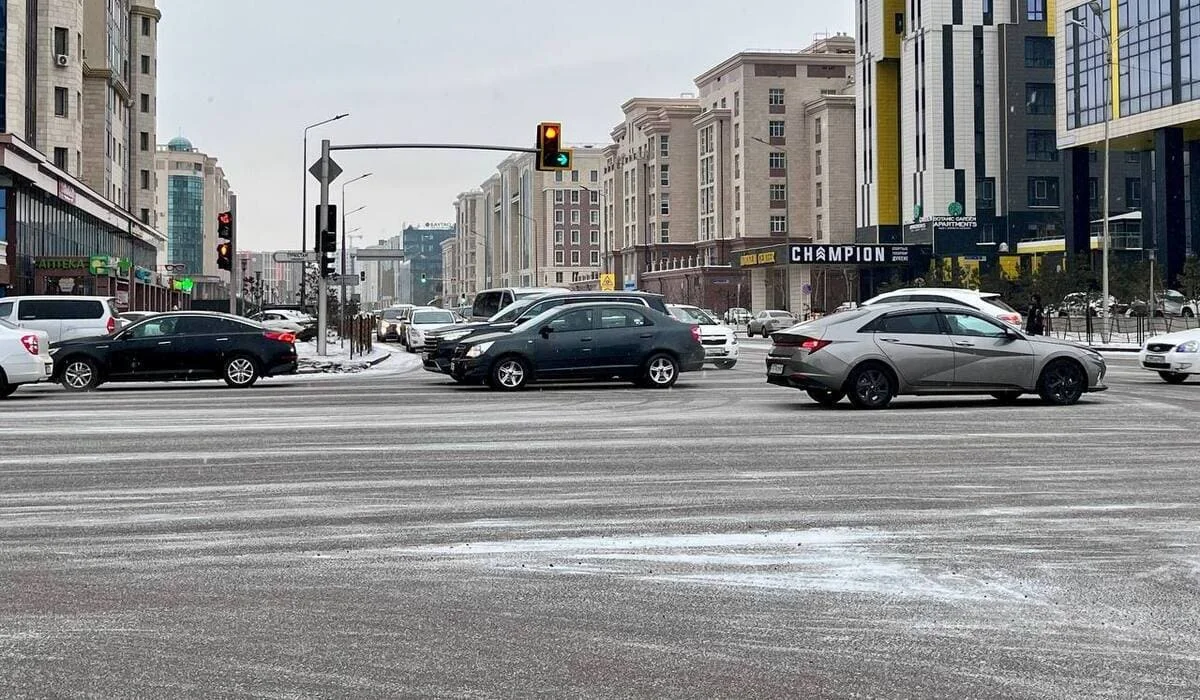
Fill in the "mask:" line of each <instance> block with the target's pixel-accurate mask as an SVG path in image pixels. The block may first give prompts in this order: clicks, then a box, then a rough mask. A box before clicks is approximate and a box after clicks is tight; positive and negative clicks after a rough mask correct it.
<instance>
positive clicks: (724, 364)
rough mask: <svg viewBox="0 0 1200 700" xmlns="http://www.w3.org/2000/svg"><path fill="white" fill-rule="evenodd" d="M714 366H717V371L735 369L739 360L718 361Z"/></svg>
mask: <svg viewBox="0 0 1200 700" xmlns="http://www.w3.org/2000/svg"><path fill="white" fill-rule="evenodd" d="M713 364H715V365H716V366H717V369H733V366H734V365H736V364H737V360H717V361H716V362H714V363H713Z"/></svg>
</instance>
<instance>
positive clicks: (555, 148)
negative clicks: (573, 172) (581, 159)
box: [535, 122, 574, 171]
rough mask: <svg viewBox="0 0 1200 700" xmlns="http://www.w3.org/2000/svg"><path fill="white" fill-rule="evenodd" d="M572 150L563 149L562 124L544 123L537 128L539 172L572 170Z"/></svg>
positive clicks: (537, 164)
mask: <svg viewBox="0 0 1200 700" xmlns="http://www.w3.org/2000/svg"><path fill="white" fill-rule="evenodd" d="M573 155H574V152H573V151H572V150H571V149H570V148H563V147H562V124H559V123H558V122H542V123H541V124H538V128H537V163H536V164H535V165H536V168H537V169H538V170H542V171H547V170H570V169H571V164H572V161H573V160H574V158H573V157H572V156H573Z"/></svg>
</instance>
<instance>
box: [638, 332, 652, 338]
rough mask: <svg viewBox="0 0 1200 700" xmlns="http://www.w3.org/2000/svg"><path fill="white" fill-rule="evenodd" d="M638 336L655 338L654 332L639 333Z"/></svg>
mask: <svg viewBox="0 0 1200 700" xmlns="http://www.w3.org/2000/svg"><path fill="white" fill-rule="evenodd" d="M638 337H639V338H653V337H654V334H653V333H642V334H641V335H639V336H638Z"/></svg>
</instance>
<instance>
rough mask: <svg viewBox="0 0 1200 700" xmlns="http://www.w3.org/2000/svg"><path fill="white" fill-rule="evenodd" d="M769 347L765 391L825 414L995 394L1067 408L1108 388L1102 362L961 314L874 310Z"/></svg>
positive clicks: (823, 323) (834, 319) (967, 311)
mask: <svg viewBox="0 0 1200 700" xmlns="http://www.w3.org/2000/svg"><path fill="white" fill-rule="evenodd" d="M773 340H774V344H773V346H772V347H771V350H770V352H769V353H768V355H767V363H766V364H767V382H768V383H771V384H776V385H779V386H786V387H792V388H797V389H803V390H805V391H807V392H808V395H809V397H810V398H812V399H813V400H814V401H816V402H817V403H819V404H821V405H823V406H832V405H834V404H836V403H837V402H839V401H841V400H842V398H843V397H845V396H849V397H850V402H851V403H852V404H854V406H856V407H858V408H883V407H885V406H887V405H888V404H889V403H890V402H891V400H892V398H894V397H895V396H898V395H901V394H919V395H937V394H990V395H991V396H993V397H995V398H996V399H997V400H999V401H1002V402H1012V401H1015V400H1016V399H1017V398H1018V397H1019V396H1021V394H1025V393H1036V394H1038V395H1040V396H1041V397H1042V399H1043V400H1044V401H1045V402H1046V403H1050V404H1056V405H1068V404H1073V403H1075V402H1077V401H1078V400H1079V398H1080V396H1082V395H1083V394H1084V393H1085V392H1089V391H1103V390H1104V389H1105V388H1106V387H1105V386H1104V383H1103V380H1104V374H1105V371H1106V366H1105V363H1104V359H1103V358H1102V357H1101V356H1100V354H1099V353H1097V352H1095V351H1093V350H1091V349H1090V348H1086V347H1083V346H1081V345H1077V344H1075V343H1071V342H1069V341H1064V340H1055V339H1052V338H1047V337H1046V336H1027V335H1025V334H1024V333H1022V332H1021V331H1019V330H1018V329H1016V328H1013V327H1012V326H1010V325H1007V324H1005V323H1003V322H1001V321H999V320H997V319H995V318H994V317H992V316H991V315H990V314H986V313H984V312H981V311H976V310H975V309H971V308H967V307H964V306H959V305H950V304H929V303H907V304H872V305H870V306H866V307H863V308H860V309H856V310H854V311H846V312H843V313H840V314H834V315H832V316H826V317H824V318H821V319H818V320H815V321H810V322H808V323H805V324H802V325H799V326H795V327H793V328H789V329H788V330H786V331H783V332H781V333H776V334H775V336H774V339H773Z"/></svg>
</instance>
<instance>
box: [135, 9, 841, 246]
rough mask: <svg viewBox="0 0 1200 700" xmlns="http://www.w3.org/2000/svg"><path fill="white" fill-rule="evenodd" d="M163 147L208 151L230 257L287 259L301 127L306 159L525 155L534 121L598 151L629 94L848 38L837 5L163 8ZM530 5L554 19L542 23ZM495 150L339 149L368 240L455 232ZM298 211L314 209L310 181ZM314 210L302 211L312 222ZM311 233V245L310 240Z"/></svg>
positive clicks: (293, 242)
mask: <svg viewBox="0 0 1200 700" xmlns="http://www.w3.org/2000/svg"><path fill="white" fill-rule="evenodd" d="M158 7H159V9H161V10H162V14H163V18H162V22H161V23H160V25H159V43H158V57H159V83H158V90H159V93H158V136H159V142H160V143H166V141H167V140H168V139H170V138H172V137H174V136H176V135H179V134H183V135H184V136H187V137H188V138H189V139H191V141H192V143H193V144H194V145H195V146H196V147H197V148H198V149H200V150H202V151H204V152H206V153H208V154H209V155H213V156H216V157H217V158H218V159H219V160H220V163H221V165H222V166H223V167H224V168H225V173H226V175H227V176H228V178H229V180H230V182H231V184H232V185H233V188H234V190H235V191H236V192H237V193H238V218H239V226H238V231H239V237H240V239H241V240H240V246H239V247H241V248H242V249H255V250H276V249H291V248H298V247H299V244H300V241H299V238H300V202H301V199H300V198H301V171H302V165H301V152H302V151H301V149H302V146H303V138H302V137H303V131H304V127H305V126H308V125H309V124H312V123H314V122H318V121H321V120H322V119H325V118H327V117H330V116H333V115H334V114H337V113H340V112H349V113H350V116H349V117H347V118H345V119H342V120H340V121H338V122H334V123H333V124H330V125H328V126H325V127H320V128H317V129H313V130H312V131H310V132H309V162H310V163H311V161H312V160H314V159H315V157H316V154H317V153H319V149H320V140H321V138H323V137H324V138H329V139H331V140H332V141H333V142H334V143H339V142H340V143H367V142H423V141H438V142H445V141H451V142H483V143H495V144H505V145H509V144H511V145H529V146H532V145H533V140H534V127H535V125H536V124H537V122H538V121H542V120H557V121H561V122H562V123H563V134H564V137H565V138H566V140H567V141H568V142H572V143H586V142H592V143H605V142H607V140H608V139H607V136H608V133H609V131H610V130H611V129H612V127H613V126H615V125H616V124H617V122H618V121H619V120H620V117H621V112H620V105H621V103H622V102H624V101H625V100H627V99H629V98H631V97H674V96H678V95H679V94H680V93H683V92H689V91H692V92H694V91H695V84H694V83H693V82H692V79H693V78H695V77H696V76H697V75H699V74H701V73H702V72H704V71H705V70H707V69H709V68H711V67H712V66H714V65H716V64H717V63H719V62H720V61H722V60H724V59H725V58H728V57H729V56H730V55H731V54H733V53H735V52H737V51H741V50H744V49H748V48H755V49H759V48H769V49H787V48H792V49H796V48H803V47H804V46H807V45H808V44H809V43H810V42H811V40H812V38H813V35H814V34H816V33H820V32H828V33H830V34H833V33H836V32H839V31H841V32H846V33H851V32H852V30H853V24H854V9H853V3H851V2H849V1H848V0H791V1H789V2H780V1H779V0H725V1H723V2H722V1H714V0H593V1H591V2H581V1H579V0H558V1H557V2H545V3H538V2H534V0H508V1H507V2H496V1H488V0H436V1H433V2H415V1H414V0H338V1H337V2H328V1H327V0H253V1H249V0H158ZM542 8H553V13H552V14H550V15H547V16H542V15H541V10H542ZM503 157H504V154H500V153H478V152H476V153H471V152H464V151H458V152H454V151H364V152H347V153H341V154H337V155H336V157H335V159H336V160H337V161H338V163H339V164H340V165H341V166H342V169H343V170H344V171H345V173H344V174H343V175H342V179H341V180H340V181H338V182H335V183H334V185H333V188H332V200H331V201H333V203H338V202H339V201H340V198H341V187H339V184H340V182H345V181H346V180H348V179H350V178H352V177H355V176H357V175H361V174H363V173H366V172H372V173H374V174H373V175H372V176H371V177H370V178H367V179H365V180H362V181H361V182H357V183H355V184H353V185H351V186H350V187H348V188H347V189H346V201H347V208H348V209H354V208H356V207H358V206H362V205H366V207H367V208H366V209H365V210H363V211H362V212H360V213H358V214H355V215H354V216H352V217H351V221H350V225H349V227H350V228H351V229H353V228H355V227H361V231H359V234H360V235H363V236H364V238H363V239H362V243H363V244H370V243H375V242H376V240H377V239H380V238H385V237H387V236H390V235H394V234H396V233H398V232H399V230H400V228H401V227H402V226H403V225H404V224H406V223H422V222H426V221H438V222H452V221H453V218H454V209H453V206H452V203H453V201H454V197H455V196H456V195H457V194H458V193H459V192H461V191H463V190H466V189H470V188H473V187H476V186H478V185H479V183H481V182H482V181H483V180H484V179H486V178H487V177H488V176H489V175H490V174H491V172H492V171H493V169H494V166H495V164H496V163H498V162H499V161H500V160H501V159H502V158H503ZM310 183H311V187H310V189H309V200H308V201H309V205H310V207H311V206H312V205H313V204H314V203H315V201H316V199H317V188H316V181H315V180H311V178H310ZM311 220H312V217H311V214H310V215H309V221H310V222H311ZM311 240H312V238H311V233H310V235H309V241H310V242H311Z"/></svg>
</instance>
